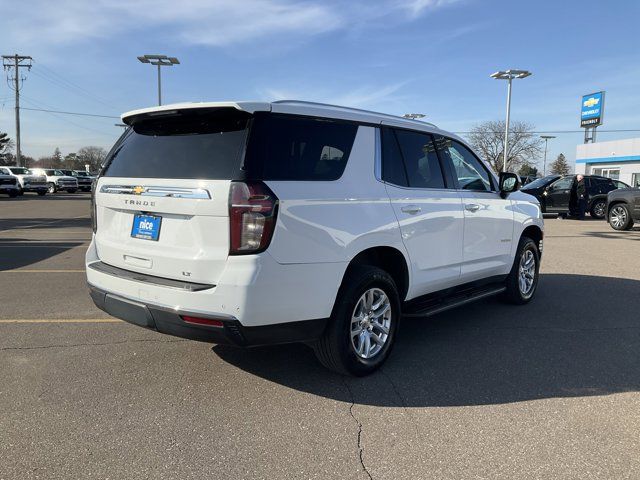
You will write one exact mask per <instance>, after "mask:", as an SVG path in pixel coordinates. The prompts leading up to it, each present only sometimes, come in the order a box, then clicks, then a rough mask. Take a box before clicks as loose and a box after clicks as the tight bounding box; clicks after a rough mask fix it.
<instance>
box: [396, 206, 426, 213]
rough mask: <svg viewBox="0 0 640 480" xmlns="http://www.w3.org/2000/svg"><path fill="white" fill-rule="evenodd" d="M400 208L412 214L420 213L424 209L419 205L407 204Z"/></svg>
mask: <svg viewBox="0 0 640 480" xmlns="http://www.w3.org/2000/svg"><path fill="white" fill-rule="evenodd" d="M400 210H402V211H403V212H404V213H408V214H410V215H415V214H416V213H420V212H421V211H422V209H421V208H420V207H419V206H418V205H406V206H404V207H402V208H401V209H400Z"/></svg>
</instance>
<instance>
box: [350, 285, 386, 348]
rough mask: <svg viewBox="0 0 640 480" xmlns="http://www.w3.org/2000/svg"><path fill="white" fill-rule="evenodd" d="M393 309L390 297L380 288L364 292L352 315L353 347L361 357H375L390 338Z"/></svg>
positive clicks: (351, 333) (351, 335) (351, 334)
mask: <svg viewBox="0 0 640 480" xmlns="http://www.w3.org/2000/svg"><path fill="white" fill-rule="evenodd" d="M391 321H392V311H391V301H390V300H389V297H387V295H386V294H385V293H384V292H383V291H382V290H381V289H379V288H370V289H369V290H367V291H366V292H364V293H363V294H362V296H361V297H360V299H359V300H358V302H357V303H356V306H355V308H354V309H353V315H352V316H351V332H350V337H351V347H352V348H353V351H354V352H355V353H356V355H358V356H359V357H360V358H364V359H370V358H373V357H375V356H376V355H377V354H378V353H380V351H381V350H382V348H383V347H384V345H385V344H386V342H387V339H388V338H389V331H390V328H391Z"/></svg>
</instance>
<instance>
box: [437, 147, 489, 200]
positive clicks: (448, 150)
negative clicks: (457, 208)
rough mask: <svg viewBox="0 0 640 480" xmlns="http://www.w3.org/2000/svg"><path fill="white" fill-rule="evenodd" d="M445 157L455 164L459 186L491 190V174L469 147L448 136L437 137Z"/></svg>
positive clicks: (467, 188)
mask: <svg viewBox="0 0 640 480" xmlns="http://www.w3.org/2000/svg"><path fill="white" fill-rule="evenodd" d="M436 143H437V145H438V149H439V151H440V153H441V155H442V156H443V158H444V159H446V160H448V161H450V162H451V164H452V165H453V171H454V176H456V177H457V179H458V187H459V188H462V189H464V190H482V191H491V190H492V188H491V176H490V175H489V172H488V171H487V169H486V168H485V167H484V165H482V162H480V160H478V159H477V158H476V156H475V155H474V154H473V153H471V152H470V151H469V149H468V148H467V147H465V146H464V145H462V144H461V143H459V142H456V141H455V140H452V139H450V138H446V137H438V138H437V139H436Z"/></svg>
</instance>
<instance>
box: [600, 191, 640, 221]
mask: <svg viewBox="0 0 640 480" xmlns="http://www.w3.org/2000/svg"><path fill="white" fill-rule="evenodd" d="M607 220H608V221H609V225H611V228H613V229H614V230H631V227H633V223H634V222H640V188H631V187H629V188H620V189H618V190H615V191H611V192H609V195H607Z"/></svg>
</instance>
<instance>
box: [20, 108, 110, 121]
mask: <svg viewBox="0 0 640 480" xmlns="http://www.w3.org/2000/svg"><path fill="white" fill-rule="evenodd" d="M22 110H32V111H34V112H48V113H61V114H63V115H80V116H84V117H99V118H117V119H119V118H120V117H116V116H114V115H98V114H95V113H80V112H63V111H61V110H48V109H45V108H27V107H22Z"/></svg>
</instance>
